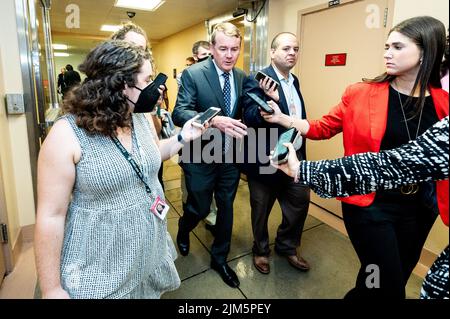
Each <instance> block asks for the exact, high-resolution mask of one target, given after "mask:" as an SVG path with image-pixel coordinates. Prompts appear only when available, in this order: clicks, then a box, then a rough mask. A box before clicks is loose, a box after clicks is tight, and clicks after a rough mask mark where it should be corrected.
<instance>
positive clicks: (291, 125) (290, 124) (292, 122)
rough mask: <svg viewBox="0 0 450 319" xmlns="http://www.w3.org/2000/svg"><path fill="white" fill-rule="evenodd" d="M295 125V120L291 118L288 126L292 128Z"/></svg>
mask: <svg viewBox="0 0 450 319" xmlns="http://www.w3.org/2000/svg"><path fill="white" fill-rule="evenodd" d="M293 126H294V120H291V123H289V127H288V128H292V127H293Z"/></svg>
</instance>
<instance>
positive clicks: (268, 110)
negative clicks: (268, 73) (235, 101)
mask: <svg viewBox="0 0 450 319" xmlns="http://www.w3.org/2000/svg"><path fill="white" fill-rule="evenodd" d="M247 95H248V96H249V97H250V98H251V99H252V100H253V101H255V102H256V103H257V104H258V106H259V107H260V108H261V109H262V110H263V111H264V112H266V113H269V114H273V112H274V110H273V109H272V108H271V107H270V106H269V104H267V102H266V101H264V100H263V99H261V98H260V97H259V96H258V95H256V94H254V93H252V92H247Z"/></svg>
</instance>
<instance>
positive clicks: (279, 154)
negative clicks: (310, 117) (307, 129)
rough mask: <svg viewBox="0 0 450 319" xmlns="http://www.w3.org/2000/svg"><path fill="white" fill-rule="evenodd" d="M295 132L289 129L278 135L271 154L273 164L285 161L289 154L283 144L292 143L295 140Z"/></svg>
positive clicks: (293, 129)
mask: <svg viewBox="0 0 450 319" xmlns="http://www.w3.org/2000/svg"><path fill="white" fill-rule="evenodd" d="M297 133H298V132H297V130H296V129H295V128H291V129H289V130H287V131H286V132H284V133H283V134H281V135H280V137H279V139H278V142H277V145H276V146H275V148H274V151H273V154H272V160H273V161H274V162H275V163H284V162H286V161H287V155H288V153H289V149H288V148H287V147H286V146H284V145H283V144H284V143H293V142H294V140H295V138H296V137H297Z"/></svg>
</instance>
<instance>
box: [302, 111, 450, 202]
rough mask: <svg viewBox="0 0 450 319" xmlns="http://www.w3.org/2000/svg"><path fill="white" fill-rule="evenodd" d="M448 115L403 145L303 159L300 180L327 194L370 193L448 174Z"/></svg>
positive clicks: (340, 195) (327, 196)
mask: <svg viewBox="0 0 450 319" xmlns="http://www.w3.org/2000/svg"><path fill="white" fill-rule="evenodd" d="M448 152H449V117H448V116H447V117H445V118H444V119H442V120H441V121H439V122H437V123H436V124H435V125H433V126H432V127H430V128H429V129H428V130H427V131H426V132H425V133H423V134H422V135H421V136H419V137H418V138H417V139H416V140H414V141H411V142H409V143H408V144H405V145H403V146H401V147H398V148H395V149H392V150H387V151H380V152H379V153H361V154H355V155H352V156H347V157H343V158H339V159H336V160H322V161H315V162H309V161H302V162H300V169H299V171H298V176H297V177H298V180H299V182H300V183H303V184H307V185H309V186H310V187H311V189H312V190H313V191H314V192H315V193H317V195H319V196H321V197H325V198H331V197H345V196H350V195H356V194H368V193H372V192H375V191H377V190H382V189H395V188H398V187H400V186H402V185H408V184H412V183H418V182H423V181H431V180H442V179H447V178H448V170H449V162H448V156H449V155H448Z"/></svg>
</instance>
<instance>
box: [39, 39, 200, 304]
mask: <svg viewBox="0 0 450 319" xmlns="http://www.w3.org/2000/svg"><path fill="white" fill-rule="evenodd" d="M80 70H81V71H82V72H83V73H85V74H86V79H85V80H84V81H83V83H82V84H81V86H78V87H76V88H74V89H73V90H72V91H70V92H69V93H68V96H67V98H66V99H65V103H64V106H63V107H64V110H65V115H64V116H63V117H61V118H60V119H59V120H58V121H57V122H56V123H55V124H54V125H53V127H52V129H51V130H50V133H49V135H48V136H47V138H46V139H45V141H44V143H43V145H42V147H41V151H40V153H39V160H38V205H37V220H36V232H35V254H36V265H37V272H38V278H39V284H40V288H41V291H42V296H43V297H44V298H82V299H91V298H125V299H127V298H128V299H135V298H159V297H160V296H161V294H163V293H164V292H165V291H171V290H174V289H176V288H177V287H179V285H180V278H179V276H178V273H177V270H176V268H175V264H174V260H175V258H176V257H177V254H176V250H175V247H174V245H173V242H172V239H171V237H170V234H169V233H168V231H167V219H166V218H165V216H164V213H163V214H160V213H159V212H158V211H157V209H156V207H157V206H158V204H159V205H162V206H163V207H165V210H164V209H163V212H164V211H165V212H166V213H167V209H168V204H167V203H165V201H164V193H163V190H162V187H161V184H160V183H159V181H158V178H157V172H158V169H159V167H160V166H161V160H165V159H168V158H170V157H171V156H173V155H174V154H175V153H176V152H178V151H179V150H180V149H181V148H182V147H183V145H185V144H186V143H188V142H189V141H191V140H193V139H196V138H198V137H199V136H200V135H201V134H202V132H203V131H204V130H202V129H199V128H197V127H194V126H192V125H191V124H192V122H193V121H194V120H195V118H193V119H190V120H188V121H186V124H185V125H184V126H183V128H182V129H181V131H180V133H179V134H178V135H177V136H174V137H172V138H170V139H167V140H165V141H162V142H161V143H160V142H159V140H158V137H157V135H156V132H155V128H154V125H153V121H151V120H149V119H147V118H146V117H145V116H144V114H143V113H133V112H134V111H135V109H136V108H138V107H139V108H141V107H142V106H143V105H144V106H147V105H148V104H149V103H150V102H149V101H145V100H143V99H142V98H140V96H141V94H142V93H141V92H142V91H143V90H145V88H146V87H148V86H149V84H150V83H151V77H152V75H153V70H152V67H151V63H150V53H149V52H148V51H144V50H143V49H142V48H140V47H138V46H135V45H133V44H130V43H127V42H124V41H117V40H110V41H106V42H104V43H102V44H100V45H98V46H97V47H95V48H94V49H93V50H92V51H91V52H90V53H89V54H88V55H87V56H86V59H85V61H84V62H83V63H82V64H81V65H80ZM159 89H160V93H162V87H160V88H159ZM149 107H150V105H149Z"/></svg>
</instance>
